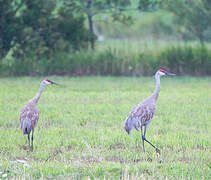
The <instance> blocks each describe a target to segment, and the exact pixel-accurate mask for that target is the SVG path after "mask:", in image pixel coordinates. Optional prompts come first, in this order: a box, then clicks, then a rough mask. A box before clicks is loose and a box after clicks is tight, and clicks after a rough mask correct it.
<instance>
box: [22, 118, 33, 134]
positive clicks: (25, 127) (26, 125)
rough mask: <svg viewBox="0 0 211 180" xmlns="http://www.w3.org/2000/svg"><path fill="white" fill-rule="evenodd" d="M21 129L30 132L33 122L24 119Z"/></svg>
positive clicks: (25, 132)
mask: <svg viewBox="0 0 211 180" xmlns="http://www.w3.org/2000/svg"><path fill="white" fill-rule="evenodd" d="M21 130H22V131H23V134H30V132H31V130H32V124H31V122H28V121H23V123H22V125H21Z"/></svg>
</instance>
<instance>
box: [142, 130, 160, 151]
mask: <svg viewBox="0 0 211 180" xmlns="http://www.w3.org/2000/svg"><path fill="white" fill-rule="evenodd" d="M146 131H147V126H144V136H142V138H143V139H144V140H145V141H146V142H148V143H149V144H150V145H151V146H152V147H154V148H155V150H156V152H158V153H159V152H160V150H159V149H158V148H157V147H156V146H154V145H153V144H152V143H151V142H149V141H148V140H147V139H146V138H145V135H146Z"/></svg>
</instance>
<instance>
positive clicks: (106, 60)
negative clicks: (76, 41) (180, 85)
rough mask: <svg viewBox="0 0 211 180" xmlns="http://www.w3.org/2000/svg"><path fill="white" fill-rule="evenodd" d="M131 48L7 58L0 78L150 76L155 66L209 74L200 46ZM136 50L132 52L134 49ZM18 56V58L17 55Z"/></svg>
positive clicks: (181, 72)
mask: <svg viewBox="0 0 211 180" xmlns="http://www.w3.org/2000/svg"><path fill="white" fill-rule="evenodd" d="M137 46H141V45H140V44H139V45H138V44H136V45H135V46H134V47H129V49H128V47H125V48H121V47H119V48H117V47H110V48H104V49H101V50H100V49H98V50H97V51H92V50H88V51H87V50H82V49H81V50H80V51H77V52H72V53H66V52H59V51H58V52H57V51H55V53H54V54H53V56H52V57H51V58H46V57H45V56H42V57H40V59H37V55H36V54H34V55H33V51H32V52H31V54H30V55H31V56H29V57H26V58H16V59H14V60H13V59H7V60H5V61H4V63H3V64H2V69H1V73H2V75H13V76H21V75H31V76H36V75H77V76H80V75H113V76H142V75H145V76H146V75H147V76H151V75H152V74H153V73H154V72H155V71H156V70H157V68H158V67H159V66H164V67H166V68H168V69H169V70H171V71H172V72H175V73H177V74H178V75H194V76H206V75H211V61H210V59H211V53H210V50H209V48H207V47H205V46H200V45H194V44H187V45H184V44H183V45H182V44H181V45H179V44H178V45H171V46H170V45H168V46H167V45H166V47H162V48H160V49H159V48H158V47H159V46H161V43H158V44H154V47H153V48H152V49H146V48H145V50H143V49H140V48H139V49H137ZM135 48H136V49H135ZM20 57H21V56H20Z"/></svg>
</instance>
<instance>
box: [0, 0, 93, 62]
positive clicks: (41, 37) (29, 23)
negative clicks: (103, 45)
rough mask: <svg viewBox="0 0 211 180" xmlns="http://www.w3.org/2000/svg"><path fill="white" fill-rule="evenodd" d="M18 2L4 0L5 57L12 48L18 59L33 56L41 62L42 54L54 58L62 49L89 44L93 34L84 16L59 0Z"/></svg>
mask: <svg viewBox="0 0 211 180" xmlns="http://www.w3.org/2000/svg"><path fill="white" fill-rule="evenodd" d="M17 2H19V3H17ZM17 2H16V1H15V0H9V1H7V2H5V3H4V1H0V3H2V6H1V4H0V8H1V9H2V11H1V12H0V13H1V14H0V15H1V17H2V19H1V23H0V32H2V33H0V49H1V51H0V59H1V60H2V59H3V57H5V56H6V55H7V54H8V52H9V51H12V56H13V57H14V58H16V59H17V61H19V60H20V61H22V59H26V58H33V59H34V60H37V61H38V62H36V63H39V60H40V59H41V57H42V58H47V59H49V61H51V58H52V56H53V54H54V53H55V52H58V51H65V52H71V51H74V50H78V49H80V48H87V47H88V43H89V41H90V39H91V37H92V35H91V34H90V33H89V31H88V30H87V29H86V28H85V26H84V18H83V16H79V15H77V16H76V15H73V13H71V12H69V10H68V11H67V10H66V8H63V7H59V8H58V7H57V4H56V3H55V0H46V1H42V0H34V1H31V0H23V1H17ZM16 3H17V5H16ZM55 12H56V13H55ZM32 56H33V57H32ZM21 63H22V62H20V64H21Z"/></svg>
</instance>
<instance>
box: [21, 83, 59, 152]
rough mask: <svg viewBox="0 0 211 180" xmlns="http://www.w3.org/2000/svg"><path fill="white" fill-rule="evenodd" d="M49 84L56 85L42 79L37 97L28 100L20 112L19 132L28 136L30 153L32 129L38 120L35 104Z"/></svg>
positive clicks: (32, 138)
mask: <svg viewBox="0 0 211 180" xmlns="http://www.w3.org/2000/svg"><path fill="white" fill-rule="evenodd" d="M50 84H57V83H55V82H53V81H51V80H50V79H44V80H43V81H42V82H41V83H40V90H39V92H38V93H37V95H36V96H35V97H34V98H32V99H31V100H29V102H28V103H27V104H26V105H25V106H24V107H23V108H22V109H21V112H20V125H21V126H20V127H21V130H22V131H23V134H24V135H28V143H29V148H30V147H31V150H32V151H33V140H34V128H35V126H36V125H37V122H38V119H39V111H38V108H37V103H38V101H39V99H40V96H41V94H42V92H43V90H44V87H45V86H46V85H50ZM31 131H32V136H31V146H30V133H31Z"/></svg>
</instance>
